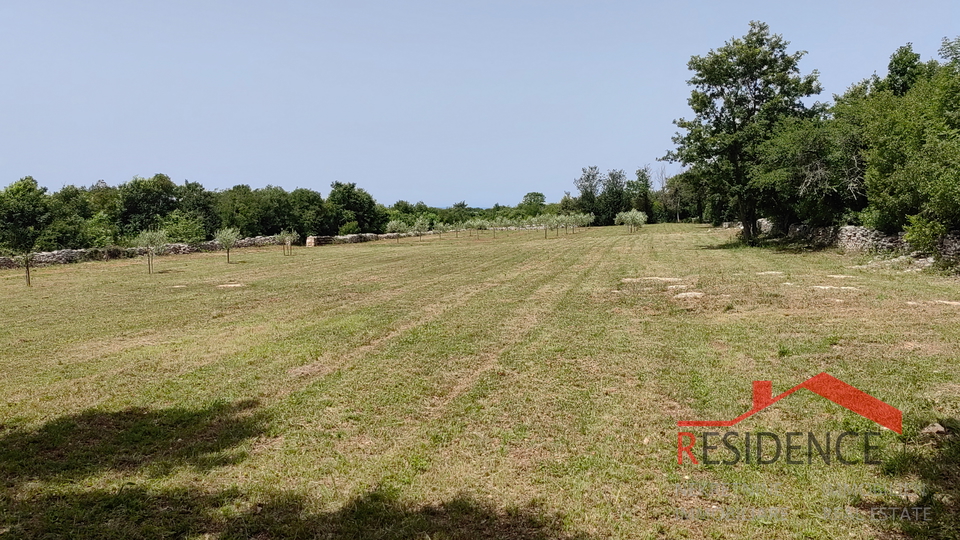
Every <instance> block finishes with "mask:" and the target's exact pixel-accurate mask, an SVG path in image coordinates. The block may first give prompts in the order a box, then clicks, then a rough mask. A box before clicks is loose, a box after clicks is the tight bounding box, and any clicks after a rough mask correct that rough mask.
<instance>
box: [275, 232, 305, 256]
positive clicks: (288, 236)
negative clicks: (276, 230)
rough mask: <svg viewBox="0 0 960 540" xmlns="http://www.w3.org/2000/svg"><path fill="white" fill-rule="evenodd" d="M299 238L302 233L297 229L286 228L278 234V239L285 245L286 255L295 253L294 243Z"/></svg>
mask: <svg viewBox="0 0 960 540" xmlns="http://www.w3.org/2000/svg"><path fill="white" fill-rule="evenodd" d="M298 240H300V233H298V232H297V231H288V230H286V229H284V230H282V231H280V234H278V235H277V241H278V242H280V245H281V246H282V247H283V255H284V256H286V255H293V243H294V242H296V241H298Z"/></svg>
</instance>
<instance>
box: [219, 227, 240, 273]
mask: <svg viewBox="0 0 960 540" xmlns="http://www.w3.org/2000/svg"><path fill="white" fill-rule="evenodd" d="M213 239H214V240H216V241H217V243H219V244H220V247H222V248H223V249H225V250H226V251H227V263H228V264H229V263H230V250H231V249H233V247H234V246H235V245H237V241H238V240H240V229H237V228H235V227H226V228H223V229H219V230H217V232H216V233H214V235H213Z"/></svg>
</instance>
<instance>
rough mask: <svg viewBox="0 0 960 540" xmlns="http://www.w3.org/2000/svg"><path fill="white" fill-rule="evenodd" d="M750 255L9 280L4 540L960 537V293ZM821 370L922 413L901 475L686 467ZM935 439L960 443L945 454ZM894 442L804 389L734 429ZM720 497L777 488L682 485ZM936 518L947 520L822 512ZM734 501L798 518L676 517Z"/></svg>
mask: <svg viewBox="0 0 960 540" xmlns="http://www.w3.org/2000/svg"><path fill="white" fill-rule="evenodd" d="M731 234H732V233H731V232H730V231H729V230H726V231H725V230H717V229H711V228H708V227H705V226H695V225H655V226H648V227H645V228H643V229H642V230H641V231H640V232H638V233H635V234H628V233H626V231H625V229H623V228H594V229H589V230H582V231H580V232H578V233H577V234H575V235H564V234H562V233H561V234H560V235H559V237H557V236H555V235H554V233H551V234H550V235H549V238H547V239H544V238H543V234H542V232H537V231H530V232H509V233H503V234H499V233H498V235H497V238H496V239H495V240H494V239H493V238H492V235H490V234H489V233H487V234H484V235H483V236H481V237H480V238H479V239H478V238H475V237H473V238H459V239H456V238H454V236H453V235H452V234H451V235H444V237H443V239H442V240H439V239H437V238H433V237H425V238H424V239H423V241H418V240H417V239H404V240H402V241H401V242H400V243H399V244H397V243H395V242H393V241H389V242H375V243H368V244H353V245H336V246H323V247H318V248H300V249H296V250H295V251H294V254H293V256H289V257H284V256H283V255H282V253H281V250H280V248H279V247H275V248H269V249H265V248H264V249H246V250H236V251H234V252H233V253H232V254H231V259H232V260H233V261H235V264H229V265H228V264H226V260H225V257H224V255H223V254H194V255H188V256H168V257H160V258H158V259H156V261H155V271H157V272H159V273H155V274H153V275H148V274H147V272H146V267H145V263H144V262H143V261H139V260H124V261H112V262H107V263H84V264H78V265H70V266H60V267H48V268H41V269H37V270H36V271H35V272H34V276H33V278H34V287H32V288H26V287H24V286H23V282H22V276H21V274H20V273H19V272H17V271H6V270H5V271H2V272H0V297H2V299H3V301H2V302H0V320H2V321H3V324H2V325H0V351H2V352H0V398H2V399H0V412H2V417H0V481H2V491H0V538H5V537H10V538H20V537H25V538H42V537H64V536H71V537H81V538H83V537H90V538H156V537H171V536H172V537H187V538H202V537H210V538H250V537H253V538H286V537H298V538H313V537H317V538H418V539H421V538H424V539H425V538H430V539H439V538H516V539H533V538H590V539H593V538H611V537H613V538H743V537H759V536H761V535H762V536H763V537H765V538H838V537H843V538H887V537H899V536H904V535H905V536H908V537H918V538H926V537H931V538H951V537H955V535H956V534H958V533H957V531H958V526H960V525H958V521H957V518H956V514H957V513H958V512H960V508H958V497H960V492H958V488H957V485H958V484H960V473H958V463H960V445H958V443H957V435H956V433H957V432H958V428H960V426H958V425H957V421H956V419H957V418H958V417H960V370H958V361H957V358H958V352H960V339H958V338H960V325H958V324H957V321H958V317H960V306H958V305H953V304H949V303H937V302H936V301H938V300H939V301H949V302H953V301H957V300H960V282H958V281H957V280H956V279H955V278H950V277H944V276H939V275H936V274H927V273H905V272H901V271H898V270H896V269H884V268H876V269H851V268H849V267H850V266H853V265H856V264H858V263H859V262H862V261H860V260H859V259H857V258H855V257H852V256H844V255H840V254H837V253H835V252H832V251H818V252H800V253H796V252H786V251H776V250H771V249H763V248H750V247H743V246H739V245H737V244H735V243H732V242H731V241H732V237H731ZM773 272H778V273H773ZM838 275H845V276H849V277H829V276H838ZM650 277H659V278H671V279H672V281H667V280H651V279H638V278H650ZM624 279H627V281H623V280H624ZM817 286H820V287H823V286H831V287H837V288H829V289H818V288H814V287H817ZM839 287H852V288H847V289H841V288H839ZM681 292H702V293H704V296H702V297H699V298H675V295H676V294H678V293H681ZM821 371H827V372H829V373H831V374H832V375H834V376H836V377H838V378H840V379H842V380H844V381H846V382H848V383H850V384H852V385H854V386H857V387H859V388H861V389H863V390H864V391H866V392H869V393H870V394H872V395H874V396H876V397H878V398H880V399H882V400H885V401H887V402H888V403H891V404H893V405H894V406H896V407H898V408H900V409H902V410H903V411H904V420H905V437H903V438H902V440H901V439H898V438H896V437H893V436H890V435H887V436H885V440H886V441H887V442H886V443H885V449H884V456H885V458H884V463H883V464H882V465H877V466H863V465H860V466H849V467H844V466H836V465H833V466H824V465H819V466H818V465H813V466H801V467H791V466H786V465H782V464H776V465H768V466H759V465H745V464H740V465H737V466H733V467H724V466H711V467H704V466H693V465H689V464H688V465H684V466H678V465H677V463H676V437H677V432H678V431H680V429H679V428H678V427H677V425H676V422H677V421H678V420H681V419H724V418H733V417H735V416H737V415H739V414H741V413H742V412H744V411H746V410H747V409H749V408H750V405H751V381H753V380H772V381H773V384H774V392H777V393H779V392H781V391H783V390H786V389H788V388H790V387H792V386H794V385H795V384H798V383H800V382H802V381H803V380H805V379H806V378H808V377H810V376H812V375H815V374H817V373H819V372H821ZM937 420H940V421H941V423H942V424H944V425H945V426H948V427H949V428H950V429H952V430H953V433H954V435H952V436H948V437H939V438H935V439H930V438H927V437H923V436H920V435H919V433H918V432H919V430H920V429H922V428H923V427H924V426H926V425H928V424H930V423H931V422H934V421H937ZM873 428H874V426H873V425H872V424H871V423H870V422H868V421H865V420H863V419H861V418H860V417H858V416H856V415H855V414H853V413H850V412H849V411H846V410H845V409H842V408H840V407H838V406H835V405H833V404H832V403H829V402H826V401H825V400H823V399H822V398H820V397H818V396H816V395H814V394H812V393H810V392H805V391H802V392H799V393H797V394H795V395H793V396H791V397H790V398H789V399H788V400H786V401H784V402H781V403H780V404H777V405H775V406H773V407H771V408H770V409H768V410H766V411H764V412H762V413H761V414H759V415H757V416H755V417H753V418H751V419H749V420H748V421H745V422H744V423H743V424H741V425H738V426H737V428H736V429H739V430H741V431H746V430H751V431H761V430H768V431H774V432H778V433H785V432H787V431H814V432H824V431H828V430H833V431H834V432H837V431H841V430H844V429H859V430H867V429H873ZM904 452H906V454H904ZM694 482H701V483H702V484H698V485H710V484H709V483H711V482H712V483H717V482H722V483H734V482H741V483H747V485H749V486H752V488H750V489H743V490H741V491H734V492H732V493H698V494H691V493H680V494H678V493H677V487H678V485H680V486H690V485H694V484H693V483H694ZM838 485H840V486H845V485H863V486H868V488H869V489H866V488H865V489H860V490H843V489H830V486H838ZM903 486H909V487H911V488H912V489H913V490H914V491H915V493H912V494H908V495H904V496H903V497H906V498H901V494H899V493H896V490H898V489H900V488H901V487H903ZM924 497H925V498H924ZM918 498H921V499H920V502H917V501H918ZM920 503H922V504H923V505H927V506H931V507H933V508H934V510H935V513H934V518H935V519H934V520H933V521H930V522H926V523H920V524H915V523H903V522H883V521H870V520H855V519H846V520H836V519H824V518H823V517H822V516H823V510H824V508H825V507H842V508H844V509H846V510H847V511H849V512H850V513H851V516H853V517H863V516H867V515H868V514H867V512H868V510H867V509H868V508H869V507H871V506H877V505H881V504H882V505H887V506H891V505H897V506H914V505H917V504H920ZM713 506H716V507H718V508H724V509H730V510H733V509H737V508H744V509H756V508H766V507H771V506H777V507H784V508H786V509H787V510H788V512H787V518H786V519H783V520H768V519H763V518H755V519H748V520H742V521H737V520H732V521H731V520H726V521H725V520H717V519H706V520H680V519H677V518H676V514H677V512H678V511H679V510H685V511H692V510H696V509H698V508H710V507H713Z"/></svg>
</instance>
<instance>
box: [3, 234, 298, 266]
mask: <svg viewBox="0 0 960 540" xmlns="http://www.w3.org/2000/svg"><path fill="white" fill-rule="evenodd" d="M279 243H280V242H279V240H277V238H276V237H275V236H254V237H251V238H241V239H240V240H238V241H237V244H236V245H235V246H234V247H237V248H247V247H259V246H273V245H278V244H279ZM221 249H223V246H221V245H220V243H219V242H217V241H216V240H211V241H209V242H200V243H199V244H167V245H165V246H163V248H162V249H160V251H159V252H158V255H183V254H187V253H197V252H201V251H219V250H221ZM146 253H147V248H144V247H132V248H122V247H118V246H110V247H105V248H88V249H60V250H57V251H43V252H40V253H34V254H32V258H31V260H30V266H36V267H39V266H49V265H52V264H70V263H76V262H84V261H106V260H110V259H125V258H131V257H138V256H141V255H146ZM22 266H23V264H22V262H21V258H20V257H0V269H2V268H20V267H22Z"/></svg>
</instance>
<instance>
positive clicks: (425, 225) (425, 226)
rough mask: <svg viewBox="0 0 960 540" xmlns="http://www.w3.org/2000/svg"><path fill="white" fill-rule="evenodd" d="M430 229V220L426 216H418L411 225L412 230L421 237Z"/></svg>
mask: <svg viewBox="0 0 960 540" xmlns="http://www.w3.org/2000/svg"><path fill="white" fill-rule="evenodd" d="M429 230H430V221H429V220H428V219H427V218H426V217H424V216H420V217H418V218H417V219H416V221H414V222H413V225H412V226H411V227H410V232H412V233H413V234H416V235H417V236H420V237H422V236H423V233H425V232H427V231H429Z"/></svg>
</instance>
